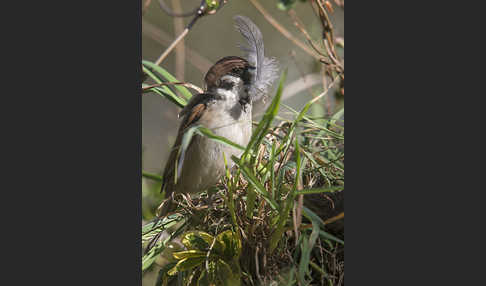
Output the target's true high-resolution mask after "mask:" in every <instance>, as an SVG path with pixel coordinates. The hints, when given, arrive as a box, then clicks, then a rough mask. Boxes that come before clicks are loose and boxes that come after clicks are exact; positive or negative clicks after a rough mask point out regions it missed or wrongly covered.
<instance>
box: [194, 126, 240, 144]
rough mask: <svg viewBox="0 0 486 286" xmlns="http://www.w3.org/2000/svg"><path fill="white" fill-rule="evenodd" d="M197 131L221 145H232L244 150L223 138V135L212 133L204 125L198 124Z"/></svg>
mask: <svg viewBox="0 0 486 286" xmlns="http://www.w3.org/2000/svg"><path fill="white" fill-rule="evenodd" d="M197 133H198V134H199V135H202V136H206V137H208V138H209V139H212V140H214V141H217V142H219V143H221V144H223V145H227V146H230V147H234V148H237V149H239V150H245V147H243V146H241V145H239V144H237V143H235V142H233V141H231V140H229V139H227V138H225V137H222V136H218V135H216V134H214V133H213V132H212V131H211V130H210V129H208V128H206V127H204V126H198V127H197Z"/></svg>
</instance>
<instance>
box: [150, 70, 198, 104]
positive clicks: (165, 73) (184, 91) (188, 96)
mask: <svg viewBox="0 0 486 286" xmlns="http://www.w3.org/2000/svg"><path fill="white" fill-rule="evenodd" d="M142 64H143V65H145V66H148V67H150V68H151V69H153V70H154V71H156V72H158V73H159V74H160V75H161V76H163V77H164V78H165V79H166V80H167V81H168V82H180V81H179V80H177V79H176V78H175V77H174V76H173V75H171V74H170V73H169V72H168V71H166V70H165V69H164V68H162V67H161V66H158V65H156V64H154V63H152V62H149V61H145V60H143V61H142ZM175 88H176V89H177V90H178V91H180V93H181V94H182V95H184V97H185V98H186V99H188V100H189V99H191V97H192V93H191V92H190V91H189V90H188V89H187V88H186V87H185V86H182V85H176V86H175Z"/></svg>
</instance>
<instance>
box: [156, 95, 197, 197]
mask: <svg viewBox="0 0 486 286" xmlns="http://www.w3.org/2000/svg"><path fill="white" fill-rule="evenodd" d="M205 110H206V104H204V103H200V104H196V105H194V107H192V109H191V111H190V112H189V113H188V114H187V116H185V117H184V120H183V121H182V123H181V126H180V127H179V131H178V132H177V139H176V141H175V143H174V146H173V147H172V150H171V152H170V155H169V160H167V163H166V165H165V169H164V175H163V177H162V179H163V181H162V187H161V190H160V191H161V192H162V191H163V190H164V188H165V197H166V198H167V197H169V196H170V195H172V192H174V187H175V185H176V182H175V167H176V162H177V161H178V160H179V148H180V146H181V143H182V136H183V135H184V132H185V130H186V129H187V128H188V127H189V126H191V125H192V124H194V123H196V122H197V121H198V120H199V118H201V116H202V115H203V114H204V111H205ZM191 143H192V142H191ZM189 146H190V144H189ZM188 148H189V147H188Z"/></svg>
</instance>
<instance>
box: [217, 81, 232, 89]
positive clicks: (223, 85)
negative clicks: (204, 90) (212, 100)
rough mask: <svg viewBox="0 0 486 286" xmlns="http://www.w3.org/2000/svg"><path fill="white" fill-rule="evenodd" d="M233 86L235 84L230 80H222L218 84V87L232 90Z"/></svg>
mask: <svg viewBox="0 0 486 286" xmlns="http://www.w3.org/2000/svg"><path fill="white" fill-rule="evenodd" d="M234 86H235V84H234V83H233V82H231V81H223V82H221V84H220V85H219V87H220V88H222V89H226V90H232V89H233V87H234Z"/></svg>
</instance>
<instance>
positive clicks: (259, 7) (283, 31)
mask: <svg viewBox="0 0 486 286" xmlns="http://www.w3.org/2000/svg"><path fill="white" fill-rule="evenodd" d="M249 1H250V2H251V4H253V6H255V8H256V9H257V10H258V11H259V12H260V13H261V14H262V15H263V17H265V19H266V20H267V21H268V22H269V23H270V24H271V25H272V26H273V27H274V28H275V29H277V30H278V31H279V32H280V33H281V34H282V35H284V36H285V37H286V38H287V39H289V40H290V41H292V42H293V43H294V44H295V45H297V46H298V47H299V48H301V49H302V50H304V51H305V52H306V53H308V54H309V55H311V56H312V57H314V58H316V59H318V60H319V59H320V56H319V55H316V53H315V52H314V51H312V50H311V49H309V48H308V47H307V46H306V45H305V44H304V43H302V42H301V41H299V40H298V39H297V38H295V37H294V36H293V35H292V34H291V33H290V32H289V31H287V29H285V28H284V27H283V26H282V25H280V24H279V23H278V22H277V20H275V19H274V18H273V17H272V16H271V15H270V14H269V13H268V12H267V11H266V10H265V8H263V6H262V5H261V4H260V3H259V2H258V1H257V0H249Z"/></svg>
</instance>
